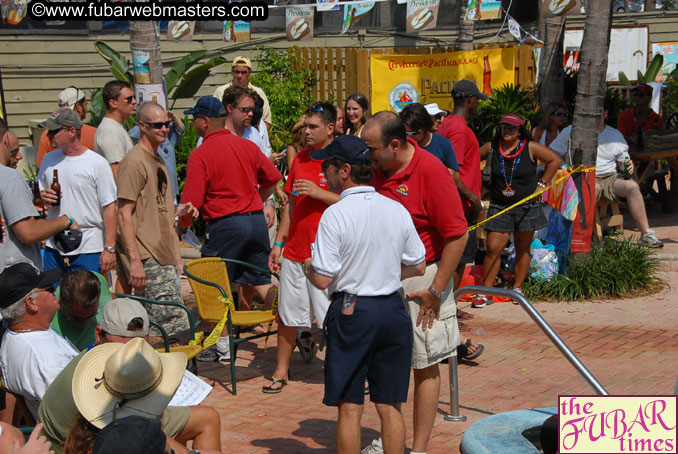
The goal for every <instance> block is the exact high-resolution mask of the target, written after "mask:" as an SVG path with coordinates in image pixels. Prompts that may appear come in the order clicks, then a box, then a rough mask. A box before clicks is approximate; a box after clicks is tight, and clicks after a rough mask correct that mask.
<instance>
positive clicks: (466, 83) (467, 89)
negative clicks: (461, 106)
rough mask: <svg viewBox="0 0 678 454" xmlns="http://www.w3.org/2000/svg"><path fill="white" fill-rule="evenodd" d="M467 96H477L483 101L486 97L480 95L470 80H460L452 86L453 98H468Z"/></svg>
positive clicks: (482, 94)
mask: <svg viewBox="0 0 678 454" xmlns="http://www.w3.org/2000/svg"><path fill="white" fill-rule="evenodd" d="M469 96H477V97H478V98H480V99H482V100H483V101H485V100H486V99H487V95H486V94H484V93H481V92H480V90H478V86H477V85H476V84H475V82H473V81H471V80H460V81H459V82H457V83H456V84H454V88H452V97H453V98H468V97H469Z"/></svg>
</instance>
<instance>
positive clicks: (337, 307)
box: [323, 292, 412, 406]
mask: <svg viewBox="0 0 678 454" xmlns="http://www.w3.org/2000/svg"><path fill="white" fill-rule="evenodd" d="M343 301H344V297H343V295H340V296H338V297H336V298H334V300H333V301H332V303H331V304H330V308H329V310H328V311H327V316H326V317H325V327H324V328H325V336H326V337H327V354H326V356H325V396H324V398H323V403H324V404H325V405H329V406H337V405H339V403H340V402H341V401H344V402H349V403H353V404H358V405H362V404H363V403H364V401H365V378H367V381H368V383H369V385H370V400H371V401H372V402H375V403H381V404H394V403H401V402H406V401H407V392H408V390H409V386H410V365H411V357H412V324H411V322H410V316H409V314H408V313H407V310H405V305H404V302H403V299H402V297H401V296H400V294H399V293H398V292H396V293H393V294H391V295H388V296H375V297H367V296H366V297H363V296H359V297H358V298H357V301H356V303H355V309H354V311H353V313H352V314H350V315H346V314H344V313H343V312H342V306H343Z"/></svg>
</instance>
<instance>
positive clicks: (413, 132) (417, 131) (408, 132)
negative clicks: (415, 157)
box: [405, 129, 421, 137]
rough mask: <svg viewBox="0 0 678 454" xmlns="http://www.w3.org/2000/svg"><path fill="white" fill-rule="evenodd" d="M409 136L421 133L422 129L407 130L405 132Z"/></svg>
mask: <svg viewBox="0 0 678 454" xmlns="http://www.w3.org/2000/svg"><path fill="white" fill-rule="evenodd" d="M405 134H406V135H407V137H413V136H416V135H417V134H421V129H417V130H416V131H407V132H405Z"/></svg>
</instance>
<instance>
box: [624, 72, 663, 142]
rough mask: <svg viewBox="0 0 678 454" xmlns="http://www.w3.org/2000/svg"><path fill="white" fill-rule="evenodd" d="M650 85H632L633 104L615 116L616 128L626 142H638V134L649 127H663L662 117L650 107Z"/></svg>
mask: <svg viewBox="0 0 678 454" xmlns="http://www.w3.org/2000/svg"><path fill="white" fill-rule="evenodd" d="M652 90H653V89H652V86H651V85H648V84H638V85H636V86H635V87H633V90H632V92H633V101H634V106H633V107H631V108H630V109H626V110H624V111H623V112H621V113H620V114H619V117H618V118H617V129H619V131H620V132H621V133H622V134H624V138H625V139H626V141H627V142H628V143H632V144H636V145H637V144H638V143H637V142H638V136H639V135H642V134H644V133H645V132H646V131H648V130H650V129H664V121H663V120H662V117H660V116H659V115H657V113H656V112H655V111H654V110H652V108H651V107H650V102H651V101H652Z"/></svg>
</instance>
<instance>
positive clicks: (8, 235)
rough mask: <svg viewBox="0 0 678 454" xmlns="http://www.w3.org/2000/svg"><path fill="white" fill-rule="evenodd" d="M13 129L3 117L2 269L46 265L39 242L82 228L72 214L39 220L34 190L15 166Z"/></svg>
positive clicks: (0, 161) (0, 150) (0, 185)
mask: <svg viewBox="0 0 678 454" xmlns="http://www.w3.org/2000/svg"><path fill="white" fill-rule="evenodd" d="M10 135H12V134H11V133H10V132H9V131H7V127H6V126H5V123H4V122H3V121H2V119H0V215H2V222H3V225H5V226H6V231H5V232H4V233H3V235H2V238H1V240H0V270H2V269H4V268H5V267H6V266H7V265H8V264H13V263H17V262H21V261H23V262H31V263H33V265H35V266H36V267H38V268H42V259H41V258H40V245H39V244H38V243H37V242H38V241H41V240H44V239H47V238H49V237H51V236H53V235H54V234H56V233H59V232H61V231H62V230H64V229H67V228H68V229H70V228H73V229H77V230H79V229H80V227H79V226H78V224H77V223H76V222H75V220H73V218H71V217H69V216H68V215H63V216H61V217H59V218H57V219H49V220H46V219H37V216H38V212H37V211H36V210H35V207H34V206H33V204H32V203H31V191H30V189H29V188H28V185H26V182H25V181H24V179H23V178H22V177H21V175H19V173H18V172H17V171H16V170H14V169H12V168H11V167H10V166H11V164H12V156H11V152H12V149H11V145H9V144H11V142H10V140H9V139H10Z"/></svg>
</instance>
